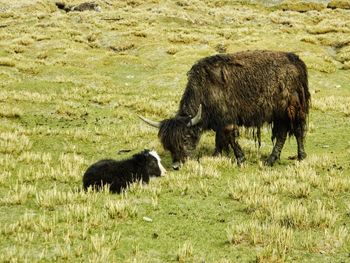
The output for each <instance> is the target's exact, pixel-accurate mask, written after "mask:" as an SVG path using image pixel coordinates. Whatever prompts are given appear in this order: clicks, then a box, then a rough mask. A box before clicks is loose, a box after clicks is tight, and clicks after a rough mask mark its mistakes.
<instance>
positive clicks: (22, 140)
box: [0, 132, 32, 154]
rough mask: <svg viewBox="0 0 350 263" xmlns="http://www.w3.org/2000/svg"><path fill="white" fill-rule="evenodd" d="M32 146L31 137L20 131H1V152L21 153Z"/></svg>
mask: <svg viewBox="0 0 350 263" xmlns="http://www.w3.org/2000/svg"><path fill="white" fill-rule="evenodd" d="M31 147H32V143H31V142H30V139H29V138H28V137H27V136H26V135H24V134H21V133H20V132H2V133H0V152H1V153H6V154H20V153H21V152H24V151H28V150H30V149H31Z"/></svg>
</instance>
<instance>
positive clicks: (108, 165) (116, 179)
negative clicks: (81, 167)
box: [83, 150, 166, 193]
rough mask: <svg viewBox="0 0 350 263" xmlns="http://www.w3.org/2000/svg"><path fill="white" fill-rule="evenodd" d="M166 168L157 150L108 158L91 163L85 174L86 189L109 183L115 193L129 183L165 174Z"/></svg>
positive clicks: (98, 187) (146, 180)
mask: <svg viewBox="0 0 350 263" xmlns="http://www.w3.org/2000/svg"><path fill="white" fill-rule="evenodd" d="M165 173H166V170H165V168H164V167H163V165H162V164H161V162H160V158H159V155H158V154H157V152H156V151H150V150H144V151H143V152H140V153H137V154H135V155H133V156H132V158H130V159H127V160H122V161H116V160H112V159H106V160H101V161H98V162H97V163H94V164H93V165H91V166H90V167H89V168H88V169H87V170H86V172H85V174H84V176H83V185H84V189H85V190H87V188H88V187H90V186H91V187H92V188H93V189H95V190H99V189H101V188H103V186H104V185H109V186H110V187H109V190H110V191H111V192H113V193H120V192H121V191H122V190H123V189H125V188H127V187H128V185H129V184H131V183H133V182H136V181H140V180H142V182H144V183H148V182H149V180H150V177H153V176H164V174H165Z"/></svg>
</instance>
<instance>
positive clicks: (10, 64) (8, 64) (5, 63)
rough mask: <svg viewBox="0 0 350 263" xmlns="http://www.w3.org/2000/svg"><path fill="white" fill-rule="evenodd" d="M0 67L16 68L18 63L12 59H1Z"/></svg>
mask: <svg viewBox="0 0 350 263" xmlns="http://www.w3.org/2000/svg"><path fill="white" fill-rule="evenodd" d="M0 66H3V67H15V66H16V62H15V61H14V60H13V59H12V58H7V57H0Z"/></svg>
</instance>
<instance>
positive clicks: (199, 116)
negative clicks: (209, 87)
mask: <svg viewBox="0 0 350 263" xmlns="http://www.w3.org/2000/svg"><path fill="white" fill-rule="evenodd" d="M201 119H202V104H199V109H198V112H197V115H196V116H194V117H193V118H192V119H191V120H190V121H189V123H187V127H191V126H194V125H197V124H198V123H199V122H200V121H201Z"/></svg>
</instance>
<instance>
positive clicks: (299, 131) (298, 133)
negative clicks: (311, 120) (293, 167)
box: [294, 123, 307, 161]
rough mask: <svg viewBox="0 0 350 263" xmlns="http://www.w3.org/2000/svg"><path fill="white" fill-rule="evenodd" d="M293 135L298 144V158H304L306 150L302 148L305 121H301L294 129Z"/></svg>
mask: <svg viewBox="0 0 350 263" xmlns="http://www.w3.org/2000/svg"><path fill="white" fill-rule="evenodd" d="M294 135H295V138H296V140H297V144H298V160H299V161H301V160H304V159H305V158H306V155H307V154H306V152H305V149H304V138H305V123H301V124H300V125H298V127H297V128H296V129H295V130H294Z"/></svg>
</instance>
